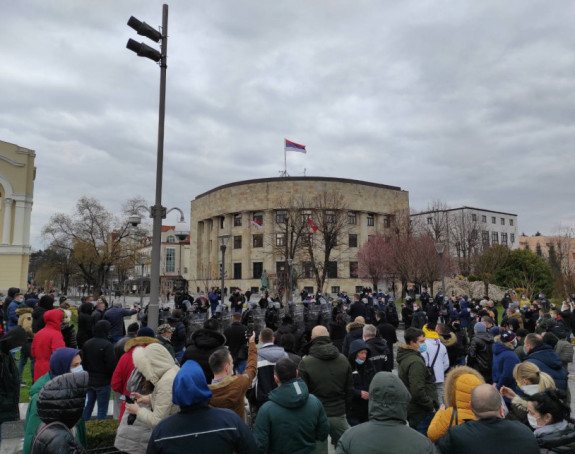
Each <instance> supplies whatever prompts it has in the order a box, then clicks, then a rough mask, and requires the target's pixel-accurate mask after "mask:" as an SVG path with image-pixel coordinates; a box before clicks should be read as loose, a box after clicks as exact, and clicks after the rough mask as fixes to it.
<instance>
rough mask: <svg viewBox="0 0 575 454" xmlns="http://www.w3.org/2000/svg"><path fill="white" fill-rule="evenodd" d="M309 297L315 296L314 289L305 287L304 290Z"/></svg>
mask: <svg viewBox="0 0 575 454" xmlns="http://www.w3.org/2000/svg"><path fill="white" fill-rule="evenodd" d="M303 289H304V290H305V291H306V292H307V294H308V295H309V296H313V287H304V288H303Z"/></svg>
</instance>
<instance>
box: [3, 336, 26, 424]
mask: <svg viewBox="0 0 575 454" xmlns="http://www.w3.org/2000/svg"><path fill="white" fill-rule="evenodd" d="M27 337H28V336H27V335H26V331H24V329H23V328H22V327H20V326H17V327H16V328H14V329H13V330H10V332H9V333H7V334H6V335H5V336H4V337H1V338H0V423H3V422H5V421H18V420H19V419H20V411H19V409H18V402H19V401H20V374H19V373H18V366H17V365H16V361H14V359H13V358H12V353H10V350H12V349H13V348H17V347H22V346H23V345H24V344H25V343H26V342H27Z"/></svg>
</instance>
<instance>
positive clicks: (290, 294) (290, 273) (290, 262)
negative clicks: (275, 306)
mask: <svg viewBox="0 0 575 454" xmlns="http://www.w3.org/2000/svg"><path fill="white" fill-rule="evenodd" d="M287 262H288V266H289V287H288V288H289V291H288V300H287V302H288V303H289V302H290V301H291V300H292V291H293V283H292V266H293V259H292V258H289V259H287Z"/></svg>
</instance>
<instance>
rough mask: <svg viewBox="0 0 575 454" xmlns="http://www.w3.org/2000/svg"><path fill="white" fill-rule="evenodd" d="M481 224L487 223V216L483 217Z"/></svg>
mask: <svg viewBox="0 0 575 454" xmlns="http://www.w3.org/2000/svg"><path fill="white" fill-rule="evenodd" d="M481 222H484V223H487V216H485V215H483V216H481Z"/></svg>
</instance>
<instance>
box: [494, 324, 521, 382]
mask: <svg viewBox="0 0 575 454" xmlns="http://www.w3.org/2000/svg"><path fill="white" fill-rule="evenodd" d="M516 345H517V341H516V339H515V334H513V333H512V332H511V331H504V332H502V333H501V334H500V335H499V336H497V337H495V342H494V344H493V368H492V371H493V375H492V377H493V386H495V387H497V389H501V387H502V386H506V387H508V388H514V389H515V380H514V378H513V368H514V367H515V365H516V364H518V363H519V358H518V357H517V355H516V354H515V351H514V350H515V346H516Z"/></svg>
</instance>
